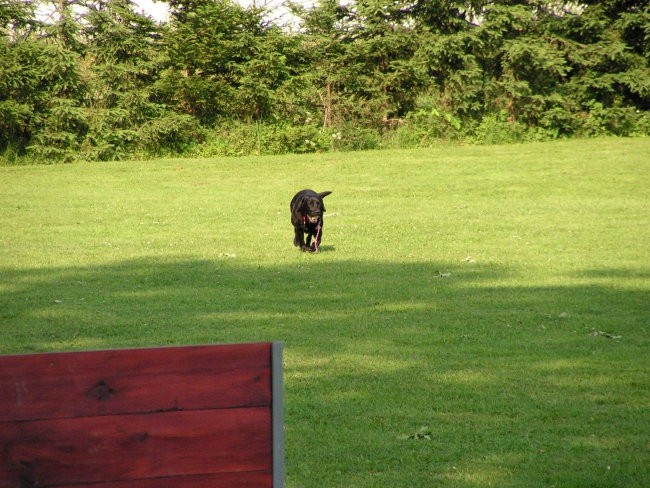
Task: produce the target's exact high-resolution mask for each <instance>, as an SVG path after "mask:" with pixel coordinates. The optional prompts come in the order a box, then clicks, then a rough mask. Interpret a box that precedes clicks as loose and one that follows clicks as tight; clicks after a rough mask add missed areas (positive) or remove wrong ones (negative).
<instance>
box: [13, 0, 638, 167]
mask: <svg viewBox="0 0 650 488" xmlns="http://www.w3.org/2000/svg"><path fill="white" fill-rule="evenodd" d="M169 7H170V17H169V20H168V21H167V22H164V23H162V24H158V23H156V22H154V21H153V20H152V19H151V18H150V17H147V16H146V15H144V14H142V13H138V9H137V7H136V6H135V5H134V4H133V2H132V1H131V0H40V1H37V0H33V1H27V2H26V1H22V0H0V160H4V161H5V162H8V161H9V162H10V161H14V160H17V159H21V158H27V159H29V160H38V161H47V162H54V161H70V160H74V159H89V160H109V159H120V158H126V157H152V156H161V155H170V154H193V155H216V154H233V155H235V154H246V153H282V152H310V151H326V150H330V149H362V148H375V147H381V146H390V145H393V146H400V147H404V146H418V145H429V144H432V143H433V142H435V141H437V140H441V139H445V140H450V139H451V140H466V141H470V142H507V141H517V140H527V139H544V138H556V137H567V136H574V135H581V136H590V135H598V134H616V135H634V134H650V115H649V112H648V109H649V108H650V65H649V57H650V7H649V6H648V4H647V2H646V1H644V0H606V1H595V0H580V1H577V2H571V1H563V0H491V1H490V0H465V1H460V0H459V1H455V0H410V1H409V0H392V1H386V0H356V1H354V2H341V1H340V0H320V1H319V2H318V4H317V6H315V7H311V8H305V7H303V6H301V5H300V4H292V12H293V15H294V27H293V28H292V29H289V28H286V27H283V26H282V25H279V24H278V22H271V21H269V20H268V19H269V18H271V15H270V13H271V12H270V11H269V10H268V9H264V8H255V7H250V8H244V7H242V6H241V5H239V4H238V3H236V2H234V1H232V0H170V1H169ZM295 19H299V21H298V23H299V28H297V29H296V28H295Z"/></svg>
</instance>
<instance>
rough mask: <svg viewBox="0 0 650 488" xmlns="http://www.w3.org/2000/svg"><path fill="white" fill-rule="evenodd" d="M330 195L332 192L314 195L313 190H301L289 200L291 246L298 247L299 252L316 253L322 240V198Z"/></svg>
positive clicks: (323, 210) (323, 206) (323, 208)
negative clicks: (292, 235)
mask: <svg viewBox="0 0 650 488" xmlns="http://www.w3.org/2000/svg"><path fill="white" fill-rule="evenodd" d="M330 193H332V192H331V191H324V192H321V193H316V192H315V191H314V190H301V191H299V192H298V193H296V194H295V196H294V197H293V198H292V199H291V204H290V205H289V208H290V209H291V224H292V225H293V229H294V234H295V235H294V238H293V245H294V246H296V247H299V248H300V250H301V251H309V252H318V248H319V246H320V242H321V239H322V238H323V212H325V205H324V204H323V198H325V197H326V196H327V195H329V194H330ZM305 235H306V240H305ZM312 238H313V239H314V242H313V243H312V242H311V240H312Z"/></svg>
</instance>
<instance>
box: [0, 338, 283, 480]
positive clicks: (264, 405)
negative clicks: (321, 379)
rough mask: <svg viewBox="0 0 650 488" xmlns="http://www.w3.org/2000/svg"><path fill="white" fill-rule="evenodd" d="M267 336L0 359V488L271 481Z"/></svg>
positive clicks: (271, 433) (268, 351) (268, 346)
mask: <svg viewBox="0 0 650 488" xmlns="http://www.w3.org/2000/svg"><path fill="white" fill-rule="evenodd" d="M271 367H272V366H271V344H238V345H232V346H196V347H183V348H158V349H139V350H138V349H136V350H121V351H95V352H81V353H61V354H36V355H18V356H0V488H28V487H34V488H35V487H72V486H75V487H80V486H88V487H90V486H93V487H99V486H101V487H102V488H126V487H130V488H151V487H154V486H155V487H167V486H169V487H173V488H185V487H188V488H189V487H190V486H191V487H193V488H202V487H208V486H209V487H211V488H219V487H229V488H230V487H232V488H239V487H249V486H250V487H259V488H262V487H266V486H269V487H270V486H272V484H273V481H272V474H273V429H272V408H271Z"/></svg>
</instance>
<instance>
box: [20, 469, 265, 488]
mask: <svg viewBox="0 0 650 488" xmlns="http://www.w3.org/2000/svg"><path fill="white" fill-rule="evenodd" d="M273 486H274V485H273V481H272V479H271V474H270V473H268V472H251V473H224V474H207V475H195V476H177V477H173V478H153V479H144V480H127V481H115V482H109V483H102V484H100V485H98V484H95V483H92V484H86V483H84V484H75V485H59V486H57V487H56V488H273ZM20 488H23V487H22V486H21V487H20Z"/></svg>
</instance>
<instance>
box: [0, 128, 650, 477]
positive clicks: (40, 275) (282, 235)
mask: <svg viewBox="0 0 650 488" xmlns="http://www.w3.org/2000/svg"><path fill="white" fill-rule="evenodd" d="M303 187H312V188H314V189H315V190H317V191H323V190H333V194H332V195H330V196H328V197H327V198H326V204H327V209H328V216H327V218H326V220H325V227H324V241H323V245H322V247H321V249H322V251H323V252H321V253H320V254H318V255H311V254H302V253H300V252H299V251H297V250H296V249H295V248H294V247H293V246H292V243H291V241H292V229H291V226H290V223H289V211H288V202H289V200H290V199H291V197H292V195H293V193H294V192H295V191H297V190H298V189H301V188H303ZM648 188H650V139H599V140H589V141H570V142H554V143H544V144H530V145H514V146H501V147H499V146H495V147H454V148H452V147H445V148H441V149H432V150H414V151H384V152H361V153H349V154H326V155H312V156H290V157H286V156H284V157H266V158H243V159H214V160H168V161H156V162H144V163H142V162H138V163H133V162H130V163H106V164H79V165H72V166H70V165H68V166H51V167H44V166H31V167H5V168H0V205H1V207H2V213H1V216H0V226H1V227H0V228H1V229H2V232H1V233H0V352H2V353H12V352H29V351H51V350H75V349H97V348H112V347H131V346H153V345H167V344H195V343H221V342H238V341H266V340H281V341H284V342H285V362H286V370H285V387H286V435H287V458H286V465H287V474H288V483H287V484H288V487H289V488H303V487H314V488H323V487H341V488H352V487H382V488H383V487H435V486H440V487H445V488H446V487H462V488H470V487H488V486H495V487H522V488H523V487H550V486H556V487H589V488H592V487H626V488H627V487H642V486H647V483H648V480H650V468H649V466H650V447H649V441H648V439H650V411H649V410H650V391H649V390H650V381H649V373H650V367H649V366H650V360H649V358H650V355H649V352H650V351H649V347H648V346H649V344H650V340H649V339H650V335H649V326H650V293H649V290H650V281H649V280H648V278H650V244H649V243H650V213H649V210H650V209H649V207H648V196H649V190H648Z"/></svg>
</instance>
